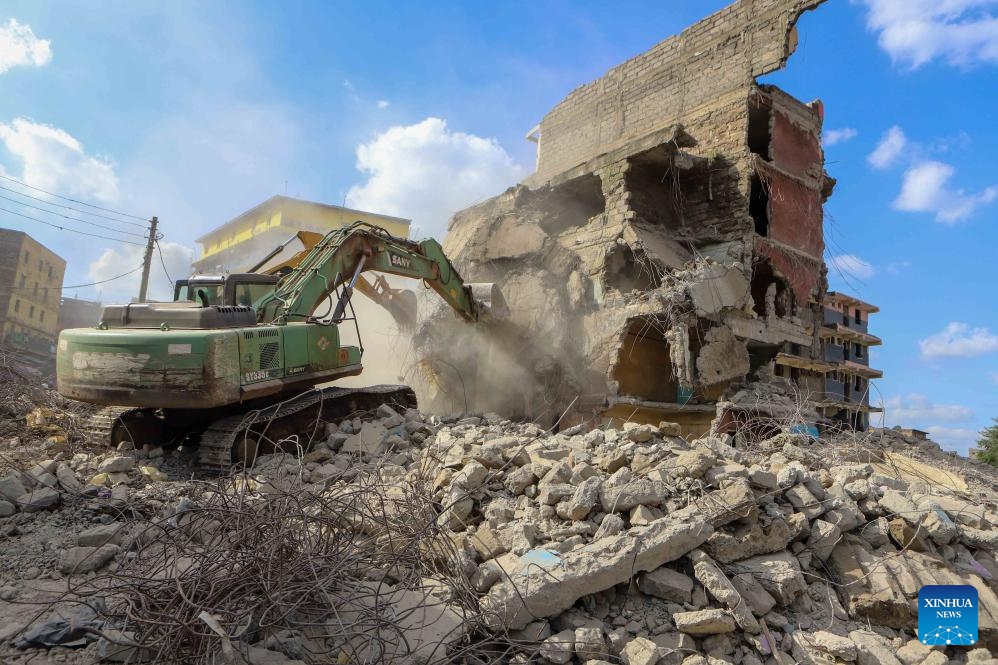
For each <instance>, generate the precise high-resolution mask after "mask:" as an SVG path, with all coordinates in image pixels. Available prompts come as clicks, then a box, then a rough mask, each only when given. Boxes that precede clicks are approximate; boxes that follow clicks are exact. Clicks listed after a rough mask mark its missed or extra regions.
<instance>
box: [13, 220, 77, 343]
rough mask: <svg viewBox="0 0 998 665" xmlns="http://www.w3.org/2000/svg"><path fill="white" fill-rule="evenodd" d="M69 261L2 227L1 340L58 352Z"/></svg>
mask: <svg viewBox="0 0 998 665" xmlns="http://www.w3.org/2000/svg"><path fill="white" fill-rule="evenodd" d="M65 272H66V262H65V261H64V260H63V259H62V258H60V257H59V256H57V255H56V254H55V253H54V252H53V251H51V250H50V249H48V248H47V247H45V246H44V245H42V244H41V243H39V242H38V241H37V240H35V239H34V238H32V237H31V236H29V235H28V234H27V233H24V232H23V231H14V230H12V229H0V343H2V344H3V345H4V346H5V347H7V348H9V349H13V350H19V351H27V352H30V353H33V354H36V355H41V356H51V355H54V354H55V342H56V337H57V336H58V334H59V303H60V300H61V296H62V279H63V276H64V274H65Z"/></svg>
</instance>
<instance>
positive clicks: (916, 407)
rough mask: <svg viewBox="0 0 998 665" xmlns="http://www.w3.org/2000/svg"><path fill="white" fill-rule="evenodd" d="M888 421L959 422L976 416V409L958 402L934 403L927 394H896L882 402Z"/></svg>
mask: <svg viewBox="0 0 998 665" xmlns="http://www.w3.org/2000/svg"><path fill="white" fill-rule="evenodd" d="M881 407H882V408H883V409H884V418H885V419H886V420H887V422H889V423H891V424H894V425H901V426H904V427H918V426H919V425H923V424H924V423H928V422H945V423H959V422H966V421H967V420H970V419H971V418H973V417H974V411H973V410H972V409H970V408H969V407H966V406H961V405H958V404H934V403H932V402H931V401H930V400H929V398H928V397H927V396H925V395H920V394H917V393H909V394H908V395H905V396H904V397H902V396H900V395H895V396H893V397H889V398H888V399H887V400H885V401H883V402H882V403H881Z"/></svg>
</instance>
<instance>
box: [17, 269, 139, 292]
mask: <svg viewBox="0 0 998 665" xmlns="http://www.w3.org/2000/svg"><path fill="white" fill-rule="evenodd" d="M140 270H142V265H141V264H140V265H139V267H137V268H133V269H132V270H129V271H128V272H123V273H121V274H120V275H116V276H114V277H108V278H107V279H102V280H100V281H99V282H90V283H89V284H68V285H66V286H43V287H39V288H38V290H39V291H64V290H66V289H82V288H83V287H85V286H97V285H98V284H107V283H108V282H113V281H114V280H116V279H121V278H122V277H128V276H129V275H131V274H134V273H137V272H138V271H140ZM32 288H33V287H30V286H6V287H0V290H2V291H24V290H31V289H32Z"/></svg>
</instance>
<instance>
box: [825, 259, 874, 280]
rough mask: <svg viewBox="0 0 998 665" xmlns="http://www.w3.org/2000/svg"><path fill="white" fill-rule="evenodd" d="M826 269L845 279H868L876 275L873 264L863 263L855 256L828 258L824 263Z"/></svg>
mask: <svg viewBox="0 0 998 665" xmlns="http://www.w3.org/2000/svg"><path fill="white" fill-rule="evenodd" d="M826 263H827V264H828V267H829V268H831V269H832V270H834V271H836V272H838V273H839V274H841V275H844V276H846V277H855V278H856V279H870V278H871V277H873V276H874V275H875V274H877V270H876V268H874V267H873V264H871V263H868V262H867V261H864V260H863V259H861V258H859V257H858V256H856V255H855V254H839V255H838V256H832V257H829V259H828V261H827V262H826Z"/></svg>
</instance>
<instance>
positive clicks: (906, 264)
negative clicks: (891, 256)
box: [887, 261, 911, 275]
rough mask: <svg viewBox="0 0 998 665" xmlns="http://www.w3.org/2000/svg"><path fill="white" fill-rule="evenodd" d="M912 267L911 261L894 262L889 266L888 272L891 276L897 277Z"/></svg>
mask: <svg viewBox="0 0 998 665" xmlns="http://www.w3.org/2000/svg"><path fill="white" fill-rule="evenodd" d="M910 267H911V261H892V262H891V263H888V264H887V272H888V273H890V274H891V275H897V274H898V273H900V272H901V271H903V270H905V269H906V268H910Z"/></svg>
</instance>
